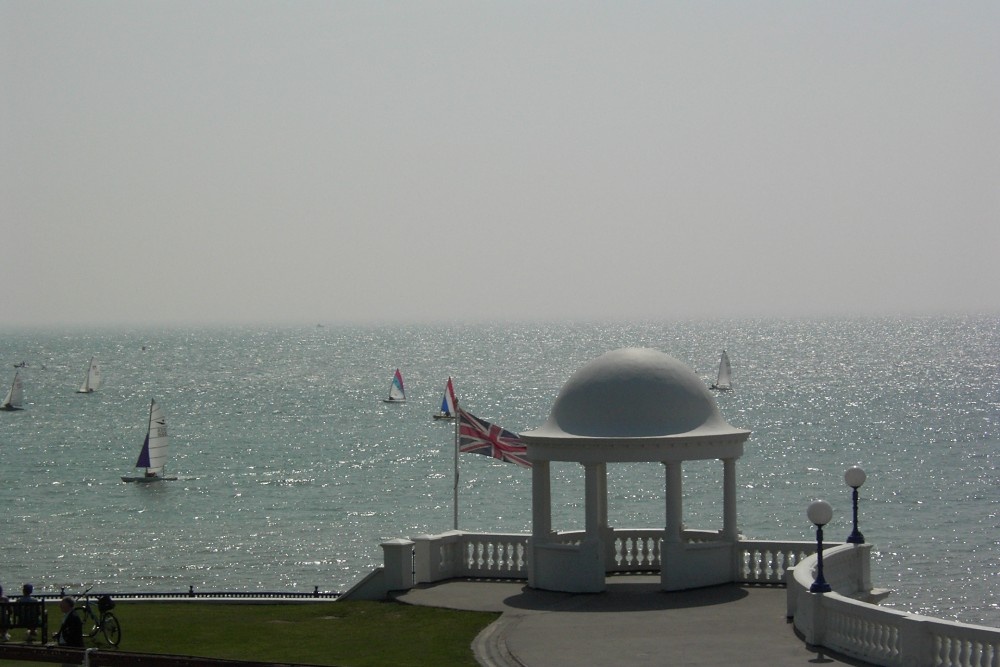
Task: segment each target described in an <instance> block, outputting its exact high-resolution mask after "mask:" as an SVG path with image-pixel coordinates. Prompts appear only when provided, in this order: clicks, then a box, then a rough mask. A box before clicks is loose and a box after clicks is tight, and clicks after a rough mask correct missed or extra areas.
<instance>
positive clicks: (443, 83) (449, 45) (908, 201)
mask: <svg viewBox="0 0 1000 667" xmlns="http://www.w3.org/2000/svg"><path fill="white" fill-rule="evenodd" d="M0 87H2V93H0V96H2V107H0V121H2V123H0V164H2V173H0V207H2V208H0V269H2V271H3V276H4V278H5V279H4V281H3V283H4V286H3V287H2V288H0V326H4V325H21V324H29V325H31V324H37V325H49V324H74V323H87V324H93V323H109V324H114V323H138V324H143V323H147V324H161V323H178V324H188V323H319V322H322V323H327V324H331V323H337V322H365V321H379V322H382V321H444V320H493V319H511V320H535V319H546V320H551V319H558V320H562V319H568V318H572V319H586V320H603V319H616V320H618V319H640V318H641V319H678V318H694V317H729V316H774V315H777V316H784V315H792V316H794V315H839V314H876V313H889V314H897V313H902V314H925V313H938V312H982V311H988V312H1000V261H998V253H1000V3H998V2H995V0H986V1H983V2H963V1H961V0H959V1H956V2H938V1H935V2H919V1H917V2H869V1H867V0H866V1H864V2H753V1H750V0H747V1H744V2H666V1H665V2H627V1H626V2H620V1H615V2H586V1H578V2H577V1H574V2H548V1H546V2H516V1H503V2H478V1H470V0H456V1H454V2H422V1H419V0H417V1H413V2H369V1H364V2H362V1H356V2H327V1H324V2H247V1H243V0H240V1H239V2H212V1H208V2H204V1H197V2H187V1H178V0H170V1H169V2H146V1H144V2H132V1H129V2H118V1H109V2H64V1H58V2H49V1H44V0H43V1H38V0H25V1H21V0H0Z"/></svg>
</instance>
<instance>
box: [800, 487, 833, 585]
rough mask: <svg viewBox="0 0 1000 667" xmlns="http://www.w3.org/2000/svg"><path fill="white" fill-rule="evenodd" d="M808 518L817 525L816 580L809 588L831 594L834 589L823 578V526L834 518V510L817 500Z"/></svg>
mask: <svg viewBox="0 0 1000 667" xmlns="http://www.w3.org/2000/svg"><path fill="white" fill-rule="evenodd" d="M806 516H808V517H809V520H810V521H812V522H813V523H814V524H816V579H815V581H813V583H812V586H810V587H809V592H810V593H829V592H830V591H831V590H833V589H832V588H830V584H828V583H826V579H824V578H823V526H825V525H826V524H828V523H830V519H832V518H833V508H832V507H830V503H828V502H826V501H825V500H816V501H813V502H812V503H810V505H809V509H807V510H806Z"/></svg>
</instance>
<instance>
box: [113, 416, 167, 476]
mask: <svg viewBox="0 0 1000 667" xmlns="http://www.w3.org/2000/svg"><path fill="white" fill-rule="evenodd" d="M169 453H170V441H169V440H168V438H167V418H166V416H165V415H164V414H163V408H161V407H160V406H159V405H157V403H156V400H155V399H152V400H150V402H149V425H148V426H147V428H146V439H145V440H144V441H143V443H142V449H141V450H140V451H139V459H138V460H137V461H136V462H135V467H136V468H144V469H145V470H144V472H143V474H142V475H141V476H129V475H123V476H122V481H123V482H139V483H146V482H159V481H161V480H162V481H174V480H176V479H177V478H176V477H165V476H164V474H163V473H164V468H165V467H166V465H167V456H168V455H169Z"/></svg>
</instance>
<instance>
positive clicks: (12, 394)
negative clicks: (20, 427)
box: [0, 371, 24, 410]
mask: <svg viewBox="0 0 1000 667" xmlns="http://www.w3.org/2000/svg"><path fill="white" fill-rule="evenodd" d="M23 404H24V385H23V384H22V383H21V371H14V381H13V382H12V383H11V384H10V389H8V390H7V395H6V396H4V399H3V403H0V410H23V409H24V408H23V407H21V406H22V405H23Z"/></svg>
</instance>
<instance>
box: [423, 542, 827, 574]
mask: <svg viewBox="0 0 1000 667" xmlns="http://www.w3.org/2000/svg"><path fill="white" fill-rule="evenodd" d="M583 538H584V533H583V532H582V531H568V532H561V533H557V534H556V535H554V536H553V537H552V538H551V542H552V543H554V544H565V545H579V544H580V543H581V542H582V541H583ZM529 539H530V536H529V535H525V534H517V533H493V534H490V533H466V532H463V531H457V530H453V531H448V532H445V533H441V534H438V535H420V536H417V537H414V538H413V554H414V556H413V573H414V583H431V582H434V581H442V580H445V579H452V578H455V577H481V578H488V579H527V578H528V553H529V550H528V540H529ZM662 539H663V531H662V530H656V529H617V530H613V531H612V535H611V539H608V540H607V541H606V542H607V544H608V545H609V546H608V553H607V554H605V563H606V567H607V572H608V574H620V573H629V572H659V571H660V567H661V565H662V562H661V543H662ZM684 541H685V543H687V544H689V545H710V544H713V543H718V542H720V541H721V536H720V534H719V533H718V532H715V531H706V530H686V531H684ZM815 551H816V544H815V543H814V542H782V541H767V540H758V541H750V540H741V541H740V542H739V543H738V544H737V549H736V555H735V563H734V574H733V577H734V578H733V580H734V581H735V582H737V583H753V584H784V583H785V572H786V570H790V569H791V568H793V567H794V566H795V564H796V563H798V562H799V561H801V560H802V559H803V558H804V557H806V556H808V555H810V554H813V553H815Z"/></svg>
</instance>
